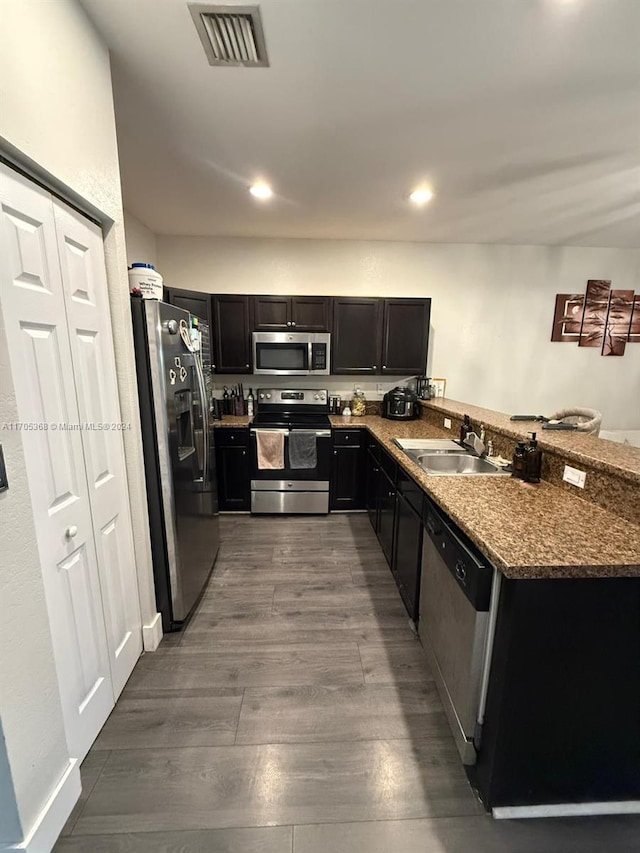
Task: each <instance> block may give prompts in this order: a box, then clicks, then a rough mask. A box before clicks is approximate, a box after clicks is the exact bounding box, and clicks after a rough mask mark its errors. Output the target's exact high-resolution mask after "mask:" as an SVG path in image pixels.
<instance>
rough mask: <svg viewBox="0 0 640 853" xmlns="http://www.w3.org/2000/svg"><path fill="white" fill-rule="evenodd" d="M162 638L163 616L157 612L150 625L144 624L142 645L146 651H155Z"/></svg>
mask: <svg viewBox="0 0 640 853" xmlns="http://www.w3.org/2000/svg"><path fill="white" fill-rule="evenodd" d="M161 640H162V616H161V614H160V613H156V615H155V616H154V617H153V619H152V620H151V622H149V624H148V625H143V626H142V647H143V649H144V650H145V652H155V650H156V649H157V648H158V646H159V645H160V642H161Z"/></svg>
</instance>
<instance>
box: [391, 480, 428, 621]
mask: <svg viewBox="0 0 640 853" xmlns="http://www.w3.org/2000/svg"><path fill="white" fill-rule="evenodd" d="M401 489H402V486H401V483H399V484H398V492H397V498H396V529H395V536H394V546H393V563H392V571H393V576H394V577H395V579H396V583H397V584H398V590H399V591H400V595H401V596H402V600H403V601H404V605H405V607H406V608H407V612H408V614H409V616H410V617H411V618H412V619H413V621H414V622H417V621H418V601H419V596H420V568H421V562H422V531H423V523H422V511H421V510H422V500H420V511H418V510H416V508H415V507H414V506H413V505H412V503H411V502H410V501H409V499H408V497H407V496H405V495H404V494H403V493H402V490H401ZM421 497H422V495H420V498H421Z"/></svg>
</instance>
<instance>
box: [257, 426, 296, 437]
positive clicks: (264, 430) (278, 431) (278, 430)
mask: <svg viewBox="0 0 640 853" xmlns="http://www.w3.org/2000/svg"><path fill="white" fill-rule="evenodd" d="M251 432H252V433H256V432H277V433H281V434H282V435H289V430H288V429H263V428H262V427H253V428H252V429H251Z"/></svg>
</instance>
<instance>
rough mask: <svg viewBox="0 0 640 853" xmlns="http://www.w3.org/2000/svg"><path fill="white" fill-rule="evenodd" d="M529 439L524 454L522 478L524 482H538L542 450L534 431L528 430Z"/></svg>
mask: <svg viewBox="0 0 640 853" xmlns="http://www.w3.org/2000/svg"><path fill="white" fill-rule="evenodd" d="M529 435H530V436H531V441H530V442H529V446H528V447H527V448H526V450H525V454H524V473H523V476H522V479H523V480H524V481H525V483H539V482H540V475H541V474H542V451H541V450H540V448H539V447H538V442H537V441H536V433H535V432H530V433H529Z"/></svg>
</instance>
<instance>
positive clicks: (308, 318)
mask: <svg viewBox="0 0 640 853" xmlns="http://www.w3.org/2000/svg"><path fill="white" fill-rule="evenodd" d="M330 303H331V300H330V299H329V297H328V296H292V297H291V325H292V327H293V328H295V330H296V331H298V332H328V331H329V308H330Z"/></svg>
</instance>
